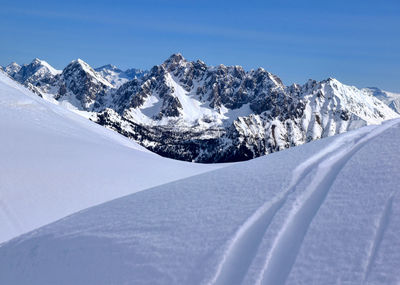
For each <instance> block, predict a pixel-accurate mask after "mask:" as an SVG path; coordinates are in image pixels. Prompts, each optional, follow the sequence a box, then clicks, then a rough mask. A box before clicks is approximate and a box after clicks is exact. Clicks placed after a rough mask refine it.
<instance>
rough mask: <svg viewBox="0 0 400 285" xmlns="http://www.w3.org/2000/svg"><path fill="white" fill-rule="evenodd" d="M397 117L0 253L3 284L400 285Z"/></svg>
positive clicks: (117, 205) (131, 199)
mask: <svg viewBox="0 0 400 285" xmlns="http://www.w3.org/2000/svg"><path fill="white" fill-rule="evenodd" d="M399 141H400V120H392V121H387V122H385V123H384V124H383V125H380V126H367V127H364V128H360V129H358V130H355V131H350V132H348V133H346V134H342V135H338V136H335V137H330V138H326V139H322V140H319V141H316V142H312V143H309V144H306V145H303V146H299V147H296V148H292V149H289V150H286V151H282V152H279V153H274V154H271V155H268V156H265V157H261V158H258V159H254V160H251V161H248V162H244V163H239V164H235V165H232V166H230V167H226V168H223V169H218V170H215V171H212V172H208V173H205V174H201V175H198V176H193V177H190V178H187V179H183V180H179V181H175V182H172V183H169V184H165V185H161V186H158V187H155V188H153V189H149V190H146V191H142V192H139V193H135V194H132V195H129V196H126V197H123V198H120V199H117V200H114V201H111V202H108V203H105V204H102V205H99V206H96V207H93V208H91V209H88V210H86V211H83V212H80V213H77V214H75V215H72V216H70V217H67V218H65V219H63V220H60V221H58V222H56V223H53V224H51V225H48V226H46V227H43V228H41V229H39V230H36V231H33V232H31V233H29V234H26V235H24V236H21V237H18V238H16V239H14V240H12V241H10V242H8V243H5V244H3V245H2V246H0V284H20V285H23V284H30V285H35V284H210V285H211V284H227V285H234V284H273V285H275V284H276V285H279V284H399V282H400V275H399V268H400V239H399V236H400V195H399V194H400V193H399V185H400V174H399V161H400V149H399V147H398V142H399Z"/></svg>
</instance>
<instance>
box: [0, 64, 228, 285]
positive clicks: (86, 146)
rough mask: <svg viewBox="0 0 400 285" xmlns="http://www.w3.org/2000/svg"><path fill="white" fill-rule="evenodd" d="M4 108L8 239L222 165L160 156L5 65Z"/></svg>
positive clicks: (4, 230)
mask: <svg viewBox="0 0 400 285" xmlns="http://www.w3.org/2000/svg"><path fill="white" fill-rule="evenodd" d="M0 110H1V112H0V132H1V140H0V157H1V160H0V225H1V226H0V242H3V241H6V240H9V239H11V238H13V237H16V236H18V235H20V234H22V233H25V232H27V231H30V230H33V229H35V228H37V227H40V226H43V225H45V224H47V223H50V222H53V221H55V220H58V219H60V218H62V217H65V216H66V215H69V214H72V213H74V212H77V211H79V210H82V209H85V208H87V207H90V206H93V205H97V204H99V203H103V202H106V201H108V200H111V199H114V198H117V197H121V196H123V195H127V194H131V193H134V192H137V191H139V190H143V189H146V188H148V187H152V186H155V185H160V184H163V183H166V182H169V181H173V180H176V179H180V178H183V177H187V176H191V175H194V174H198V173H202V172H204V171H209V170H211V169H215V168H217V167H218V166H215V165H214V166H212V165H208V166H206V165H197V164H191V163H182V162H179V161H172V160H169V159H165V158H162V157H160V156H158V155H155V154H153V153H151V152H149V151H147V150H146V149H144V148H143V147H141V146H140V145H138V144H136V143H134V142H132V141H130V140H129V139H127V138H125V137H123V136H121V135H119V134H117V133H115V132H113V131H110V130H107V129H105V128H103V127H101V126H99V125H97V124H94V123H92V122H90V121H89V120H86V119H84V118H82V117H80V116H78V115H76V114H74V113H72V112H70V111H68V110H66V109H64V108H62V107H61V106H57V105H54V104H51V103H48V102H46V101H44V100H43V99H41V98H39V97H37V96H36V95H34V94H33V93H31V92H30V91H29V90H27V89H26V88H25V87H23V86H22V85H19V84H18V83H16V82H15V81H13V80H11V79H10V78H8V77H7V76H6V75H5V74H4V73H2V72H1V71H0ZM221 166H222V165H221ZM0 284H2V282H0Z"/></svg>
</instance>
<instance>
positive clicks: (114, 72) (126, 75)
mask: <svg viewBox="0 0 400 285" xmlns="http://www.w3.org/2000/svg"><path fill="white" fill-rule="evenodd" d="M95 70H96V71H97V72H98V73H100V74H101V76H103V77H104V78H105V79H107V81H108V82H110V83H111V84H112V85H113V86H114V87H120V86H121V85H122V84H124V83H126V82H128V81H129V80H132V79H135V78H141V77H143V76H144V75H146V73H147V72H146V71H144V70H141V69H136V68H130V69H127V70H125V71H123V70H121V69H119V68H118V67H116V66H115V65H112V64H107V65H104V66H101V67H98V68H95Z"/></svg>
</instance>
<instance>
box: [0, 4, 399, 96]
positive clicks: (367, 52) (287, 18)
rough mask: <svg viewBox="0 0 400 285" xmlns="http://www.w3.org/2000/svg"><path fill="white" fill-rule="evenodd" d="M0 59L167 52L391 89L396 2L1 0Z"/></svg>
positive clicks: (61, 62)
mask: <svg viewBox="0 0 400 285" xmlns="http://www.w3.org/2000/svg"><path fill="white" fill-rule="evenodd" d="M0 8H1V9H0V36H1V44H0V65H6V64H8V63H9V62H11V61H16V62H18V63H27V62H30V61H31V60H32V59H33V58H34V57H39V58H41V59H44V60H46V61H48V62H49V63H50V64H52V65H53V66H55V67H56V68H63V67H64V66H65V65H67V64H68V63H69V62H70V61H71V60H73V59H75V58H82V59H83V60H85V61H87V62H88V63H89V64H90V65H92V66H94V67H97V66H100V65H103V64H107V63H112V64H115V65H117V66H119V67H121V68H128V67H137V68H146V69H147V68H151V67H152V66H153V65H156V64H160V63H162V62H163V61H164V60H165V59H166V58H167V57H169V56H170V55H171V54H172V53H175V52H181V53H182V54H183V55H184V56H185V57H186V58H187V59H189V60H196V59H202V60H203V61H205V62H206V63H207V64H210V65H218V64H220V63H223V64H225V65H242V66H244V67H245V68H246V69H251V68H257V67H259V66H262V67H264V68H266V69H267V70H269V71H270V72H272V73H275V74H277V75H278V76H280V77H281V78H282V80H283V81H284V83H286V84H291V83H293V82H297V83H304V82H305V81H306V80H307V79H308V78H313V79H317V80H322V79H325V78H327V77H335V78H337V79H339V80H340V81H342V82H344V83H346V84H350V85H356V86H359V87H365V86H378V87H380V88H383V89H386V90H389V91H396V92H400V1H398V0H396V1H394V0H393V1H391V0H388V1H385V0H381V1H370V0H363V1H361V0H355V1H352V0H347V1H342V0H331V1H321V0H319V1H317V0H302V1H299V0H280V1H277V0H276V1H250V0H248V1H218V0H214V1H208V0H202V1H190V0H186V1H174V0H169V1H167V0H146V1H119V0H113V1H104V0H103V1H102V0H98V1H91V0H90V1H75V0H71V1H54V0H52V1H40V0H37V1H5V0H0Z"/></svg>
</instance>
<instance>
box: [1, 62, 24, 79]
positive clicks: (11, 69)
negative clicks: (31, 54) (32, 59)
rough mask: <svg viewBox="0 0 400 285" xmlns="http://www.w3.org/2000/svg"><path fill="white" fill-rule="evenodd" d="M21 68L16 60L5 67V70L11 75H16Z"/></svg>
mask: <svg viewBox="0 0 400 285" xmlns="http://www.w3.org/2000/svg"><path fill="white" fill-rule="evenodd" d="M20 69H21V66H20V65H19V64H18V63H16V62H11V63H10V64H9V65H7V66H6V67H4V71H5V72H6V73H7V74H8V75H9V76H11V77H14V75H15V74H16V73H18V72H19V71H20Z"/></svg>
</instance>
